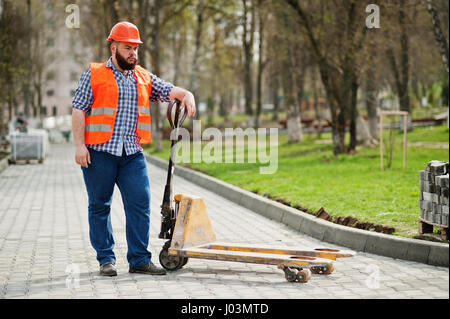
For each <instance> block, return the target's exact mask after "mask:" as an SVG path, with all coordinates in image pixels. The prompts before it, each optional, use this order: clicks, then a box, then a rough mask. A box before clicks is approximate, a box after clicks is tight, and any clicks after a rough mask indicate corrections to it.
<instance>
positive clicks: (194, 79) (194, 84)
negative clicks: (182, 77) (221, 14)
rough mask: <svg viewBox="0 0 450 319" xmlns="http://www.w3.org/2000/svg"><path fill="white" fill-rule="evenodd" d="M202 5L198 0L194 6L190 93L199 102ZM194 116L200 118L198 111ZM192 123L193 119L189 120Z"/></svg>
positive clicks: (201, 1) (203, 10)
mask: <svg viewBox="0 0 450 319" xmlns="http://www.w3.org/2000/svg"><path fill="white" fill-rule="evenodd" d="M204 12H205V9H204V5H203V0H199V2H198V4H197V7H196V17H197V26H196V29H195V49H194V56H193V60H192V75H191V89H192V94H194V96H195V99H196V101H198V102H200V97H199V89H198V74H199V55H200V46H201V40H202V31H203V21H204V19H203V18H204ZM195 118H196V119H199V118H200V112H196V113H195ZM190 123H191V125H193V121H191V122H190Z"/></svg>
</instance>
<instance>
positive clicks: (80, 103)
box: [72, 58, 173, 156]
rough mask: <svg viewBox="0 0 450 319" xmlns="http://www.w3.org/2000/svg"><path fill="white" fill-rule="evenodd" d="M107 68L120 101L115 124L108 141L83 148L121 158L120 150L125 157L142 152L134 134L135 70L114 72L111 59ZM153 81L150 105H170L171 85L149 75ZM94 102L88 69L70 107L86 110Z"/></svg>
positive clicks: (135, 105) (135, 110) (135, 117)
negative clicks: (157, 102)
mask: <svg viewBox="0 0 450 319" xmlns="http://www.w3.org/2000/svg"><path fill="white" fill-rule="evenodd" d="M106 67H108V68H111V69H112V70H113V73H114V78H115V79H116V82H117V87H118V88H119V101H118V103H117V112H116V121H115V125H114V131H113V134H112V137H111V139H110V140H109V141H108V142H106V143H104V144H98V145H86V146H87V147H90V148H92V149H94V150H96V151H101V152H107V153H110V154H113V155H116V156H122V152H123V149H124V148H125V152H126V154H127V155H131V154H134V153H137V152H140V151H142V147H141V145H140V144H139V137H138V136H137V134H136V122H137V117H138V109H137V81H136V77H135V75H134V70H131V71H128V73H127V75H124V74H123V73H122V72H120V71H119V70H117V69H116V67H115V66H114V63H112V59H111V58H109V60H108V62H107V63H106ZM150 76H151V79H152V92H151V95H150V102H156V101H159V102H169V101H170V98H169V96H170V91H171V90H172V88H173V85H172V84H171V83H168V82H164V81H163V80H161V79H160V78H158V77H157V76H155V75H153V74H151V73H150ZM93 102H94V98H93V95H92V88H91V69H87V70H86V71H85V72H84V73H83V75H82V76H81V79H80V82H79V83H78V87H77V90H76V92H75V96H74V98H73V100H72V107H74V108H76V109H79V110H82V111H85V112H87V111H89V110H90V109H91V106H92V104H93Z"/></svg>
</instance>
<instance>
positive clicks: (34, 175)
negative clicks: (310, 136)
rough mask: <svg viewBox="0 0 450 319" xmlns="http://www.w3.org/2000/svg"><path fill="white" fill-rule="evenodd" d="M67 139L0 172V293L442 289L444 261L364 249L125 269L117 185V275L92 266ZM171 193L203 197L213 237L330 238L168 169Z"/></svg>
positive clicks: (294, 293)
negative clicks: (43, 155) (288, 271)
mask: <svg viewBox="0 0 450 319" xmlns="http://www.w3.org/2000/svg"><path fill="white" fill-rule="evenodd" d="M73 158H74V148H73V146H71V145H64V144H61V145H52V152H51V156H49V157H48V158H47V159H46V160H45V162H44V163H43V164H16V165H11V166H9V167H8V168H7V169H6V170H5V171H3V172H2V173H1V174H0V298H7V299H9V298H89V299H90V298H164V299H166V298H218V299H219V298H238V299H241V298H258V299H259V298H271V299H272V298H274V299H275V298H276V299H279V298H282V299H285V298H296V299H297V298H298V299H300V298H320V299H323V298H333V299H335V298H433V299H434V298H449V269H448V268H443V267H435V266H430V265H425V264H420V263H415V262H407V261H402V260H395V259H391V258H386V257H380V256H376V255H371V254H367V253H358V254H357V255H356V256H355V257H353V258H347V259H341V260H338V261H337V262H336V269H335V271H334V273H333V274H331V275H329V276H320V275H313V277H312V278H311V280H310V281H309V282H308V283H306V284H299V283H289V282H287V281H286V280H285V278H284V273H283V272H282V271H281V270H279V269H277V268H276V267H275V266H267V265H257V264H245V263H232V262H221V261H214V260H202V259H190V260H189V262H188V263H187V264H186V266H185V267H184V268H183V269H181V270H179V271H176V272H172V273H169V274H168V275H166V276H146V275H140V274H130V273H128V265H127V261H126V250H127V247H126V238H125V218H124V213H123V206H122V202H121V198H120V193H119V191H118V189H117V188H116V190H115V193H114V200H113V204H112V212H111V213H112V225H113V229H114V239H115V242H116V246H115V253H116V258H117V267H118V276H117V277H113V278H109V277H101V276H98V264H97V261H96V259H95V252H94V250H93V249H92V247H91V245H90V242H89V231H88V223H87V196H86V191H85V188H84V183H83V179H82V174H81V170H80V168H79V167H78V166H77V165H76V164H75V163H74V160H73ZM148 169H149V172H150V183H151V196H152V203H151V209H152V214H151V229H150V236H151V238H150V246H149V249H150V250H151V252H152V253H153V261H154V262H155V263H158V254H159V251H160V249H161V247H162V246H163V243H164V241H163V240H162V239H159V238H158V233H159V227H160V208H159V205H160V204H161V200H162V194H163V190H164V183H165V179H166V172H165V171H164V170H161V169H159V168H157V167H155V166H152V165H150V164H149V165H148ZM173 191H174V193H187V194H195V195H198V196H201V197H203V199H204V200H205V204H206V207H207V209H208V213H209V216H210V219H211V223H212V225H213V227H214V231H215V233H216V237H217V240H218V241H226V242H237V243H252V244H274V245H277V246H279V245H284V246H287V247H289V246H291V247H292V246H296V247H298V246H300V247H305V248H316V247H324V246H326V247H330V248H339V249H345V248H344V247H337V246H335V245H330V244H325V243H321V242H319V241H318V240H315V239H313V238H311V237H308V236H305V235H302V234H301V233H299V232H297V231H294V230H291V229H290V228H289V227H287V226H285V225H283V224H280V223H277V222H274V221H271V220H269V219H267V218H265V217H263V216H260V215H258V214H256V213H254V212H252V211H250V210H248V209H245V208H243V207H240V206H238V205H236V204H234V203H232V202H230V201H228V200H225V199H223V198H222V197H219V196H217V195H215V194H214V193H211V192H210V191H208V190H206V189H203V188H200V187H198V186H196V185H195V184H193V183H190V182H188V181H186V180H184V179H182V178H179V177H177V176H175V177H174V186H173Z"/></svg>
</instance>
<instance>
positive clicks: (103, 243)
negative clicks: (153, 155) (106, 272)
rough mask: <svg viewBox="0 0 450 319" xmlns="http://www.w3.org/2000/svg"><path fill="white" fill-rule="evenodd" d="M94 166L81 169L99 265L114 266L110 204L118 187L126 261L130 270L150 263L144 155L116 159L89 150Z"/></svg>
mask: <svg viewBox="0 0 450 319" xmlns="http://www.w3.org/2000/svg"><path fill="white" fill-rule="evenodd" d="M88 150H89V153H90V156H91V164H89V166H88V168H85V167H81V169H82V171H83V177H84V182H85V184H86V190H87V193H88V197H89V209H88V211H89V237H90V240H91V244H92V247H93V248H94V249H95V251H96V252H97V260H98V261H99V263H100V265H101V264H103V263H105V262H114V263H115V261H116V257H115V255H114V252H113V248H114V238H113V231H112V226H111V217H110V211H111V202H112V196H113V191H114V186H115V184H117V186H118V187H119V190H120V194H121V195H122V201H123V205H124V208H125V218H126V238H127V245H128V252H127V260H128V263H129V265H130V267H131V268H134V267H136V266H142V265H145V264H147V263H148V262H150V259H151V253H150V251H148V249H147V246H148V241H149V233H150V184H149V180H148V174H147V166H146V161H145V157H144V154H143V153H142V152H138V153H135V154H132V155H129V156H128V155H126V153H125V151H124V152H123V153H122V156H114V155H112V154H109V153H106V152H98V151H95V150H93V149H90V148H88Z"/></svg>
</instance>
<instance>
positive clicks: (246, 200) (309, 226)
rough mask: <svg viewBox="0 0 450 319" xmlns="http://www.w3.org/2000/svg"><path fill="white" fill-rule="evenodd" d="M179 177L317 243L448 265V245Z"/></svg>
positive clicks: (184, 171) (188, 173)
mask: <svg viewBox="0 0 450 319" xmlns="http://www.w3.org/2000/svg"><path fill="white" fill-rule="evenodd" d="M145 157H146V159H147V161H148V162H150V163H151V164H153V165H156V166H158V167H160V168H162V169H165V170H167V167H168V161H165V160H163V159H160V158H157V157H155V156H152V155H149V154H147V153H145ZM175 171H176V174H177V175H178V176H180V177H183V178H185V179H187V180H189V181H191V182H195V183H197V184H198V185H199V186H201V187H204V188H206V189H208V190H210V191H212V192H214V193H216V194H218V195H220V196H222V197H224V198H226V199H228V200H230V201H232V202H234V203H236V204H238V205H241V206H243V207H245V208H248V209H250V210H252V211H254V212H255V213H258V214H261V215H263V216H265V217H267V218H269V219H272V220H275V221H277V222H281V223H283V224H285V225H287V226H289V227H291V228H293V229H295V230H297V231H299V232H301V233H304V234H306V235H308V236H311V237H314V238H316V239H318V240H321V241H325V242H328V243H332V244H337V245H341V246H344V247H347V248H350V249H353V250H356V251H361V252H367V253H371V254H375V255H381V256H386V257H391V258H396V259H402V260H408V261H415V262H420V263H425V264H429V265H433V266H443V267H448V266H449V245H448V244H445V243H436V242H428V241H423V240H419V239H411V238H404V237H398V236H393V235H387V234H382V233H376V232H371V231H366V230H361V229H357V228H353V227H347V226H343V225H339V224H334V223H332V222H328V221H325V220H322V219H319V218H316V217H315V216H312V215H310V214H307V213H305V212H302V211H299V210H297V209H295V208H292V207H289V206H286V205H283V204H281V203H278V202H276V201H273V200H270V199H268V198H265V197H263V196H260V195H257V194H254V193H252V192H250V191H247V190H244V189H241V188H239V187H236V186H234V185H231V184H229V183H226V182H224V181H221V180H218V179H216V178H214V177H211V176H208V175H206V174H204V173H200V172H197V171H195V170H192V169H189V168H185V167H182V166H175Z"/></svg>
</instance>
